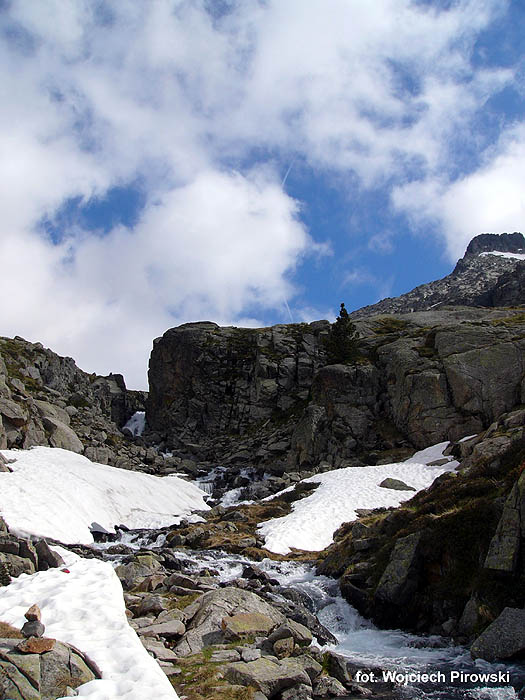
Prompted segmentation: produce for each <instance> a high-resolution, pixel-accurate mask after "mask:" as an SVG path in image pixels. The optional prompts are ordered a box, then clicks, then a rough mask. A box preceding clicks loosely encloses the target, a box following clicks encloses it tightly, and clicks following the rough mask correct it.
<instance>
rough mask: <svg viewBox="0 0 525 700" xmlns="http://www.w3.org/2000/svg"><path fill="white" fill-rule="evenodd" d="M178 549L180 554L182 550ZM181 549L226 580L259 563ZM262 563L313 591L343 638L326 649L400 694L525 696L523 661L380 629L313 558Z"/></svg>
mask: <svg viewBox="0 0 525 700" xmlns="http://www.w3.org/2000/svg"><path fill="white" fill-rule="evenodd" d="M174 553H175V554H177V552H176V550H174ZM179 554H180V556H181V558H183V559H185V560H186V561H187V560H190V561H191V562H192V563H193V566H194V570H195V571H196V572H197V571H199V570H202V569H203V568H210V569H213V570H214V571H216V572H218V575H219V579H220V580H221V581H223V582H227V581H230V580H232V579H235V578H238V577H240V576H241V574H242V570H243V568H244V566H245V565H246V564H250V563H251V564H253V562H252V561H251V560H249V559H246V558H244V557H242V556H239V555H231V554H226V553H224V552H217V551H194V552H187V551H180V552H179ZM256 565H257V566H258V567H259V568H261V569H262V570H263V571H265V572H266V573H268V574H269V575H270V576H271V577H272V578H275V579H277V580H278V581H279V583H280V584H281V585H282V586H284V587H291V588H296V589H299V590H300V591H301V592H302V593H303V594H306V596H308V599H309V601H310V603H311V605H310V608H311V610H312V611H313V612H315V613H316V615H317V617H318V618H319V621H320V622H321V623H322V624H323V625H324V626H325V627H327V628H328V629H329V630H330V631H331V632H332V634H333V635H334V636H335V637H336V638H337V644H335V645H331V646H327V647H325V648H326V649H330V650H332V651H335V652H337V653H339V654H342V655H344V656H345V657H347V658H348V660H349V661H351V662H352V663H354V664H356V665H358V666H360V667H362V669H363V673H366V672H370V673H372V674H373V676H374V678H376V679H378V680H380V681H381V680H384V679H386V680H389V679H390V680H394V681H397V683H396V686H397V687H396V690H395V696H396V697H397V698H399V699H400V700H405V699H406V700H412V699H415V698H422V699H424V700H460V699H461V700H516V699H517V698H520V697H522V696H521V694H519V693H518V691H519V690H520V689H521V688H523V687H524V686H525V667H524V666H522V665H517V664H513V665H509V664H495V663H492V664H489V663H487V662H486V661H482V660H477V661H472V659H471V658H470V654H469V652H468V650H467V649H466V648H464V647H460V646H452V645H450V643H449V642H448V641H447V640H445V639H443V638H440V637H437V636H427V637H424V636H418V635H413V634H409V633H407V632H402V631H400V630H381V629H378V628H377V627H375V625H373V624H372V623H371V622H370V621H369V620H366V619H365V618H363V617H362V616H361V615H359V613H358V612H357V611H356V610H355V609H354V608H353V607H351V606H350V605H349V604H348V603H347V602H346V601H345V600H344V599H343V598H342V597H341V595H340V593H339V587H338V584H337V581H335V580H334V579H330V578H328V577H326V576H319V575H317V574H316V573H315V571H314V569H313V567H311V566H309V565H307V564H304V563H297V562H290V561H287V562H277V561H272V560H270V559H266V560H264V561H262V562H257V563H256ZM283 600H284V599H283ZM383 673H384V674H386V676H384V675H383ZM425 673H426V674H428V675H429V678H428V680H427V679H426V678H425V677H424V676H423V675H422V674H425ZM389 674H390V677H389ZM392 674H394V676H392ZM410 674H411V675H410ZM418 674H419V675H418ZM474 674H475V675H474ZM486 674H494V675H495V676H496V678H497V677H498V675H499V676H500V679H502V680H500V682H490V679H489V678H487V679H486V681H485V680H484V678H483V676H484V675H486ZM405 682H406V685H405Z"/></svg>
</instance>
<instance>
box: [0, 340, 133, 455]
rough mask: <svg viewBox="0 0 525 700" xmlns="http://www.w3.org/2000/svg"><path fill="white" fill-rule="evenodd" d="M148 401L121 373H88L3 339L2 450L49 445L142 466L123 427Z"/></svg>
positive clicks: (0, 368) (63, 359) (0, 347)
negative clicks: (135, 458) (133, 453)
mask: <svg viewBox="0 0 525 700" xmlns="http://www.w3.org/2000/svg"><path fill="white" fill-rule="evenodd" d="M145 397H146V394H145V392H137V391H129V390H127V389H126V385H125V383H124V379H123V377H122V375H120V374H110V375H109V376H107V377H102V376H98V375H95V374H87V373H86V372H83V371H82V370H80V369H79V368H78V367H77V366H76V364H75V362H74V360H72V359H71V358H70V357H60V356H59V355H57V354H55V353H54V352H52V351H51V350H48V349H47V348H44V347H43V346H42V345H41V344H40V343H30V342H28V341H26V340H24V339H23V338H20V337H16V338H14V339H11V338H0V449H5V448H14V447H18V448H24V449H27V448H29V447H33V446H35V445H49V446H50V447H62V448H64V449H67V450H73V451H74V452H78V453H84V454H85V455H86V456H87V457H89V458H90V459H93V460H95V461H98V462H102V463H104V464H108V463H109V464H119V465H120V466H127V467H129V466H133V465H135V467H139V465H140V460H135V462H134V460H133V455H132V454H131V453H130V449H131V450H132V451H133V450H134V449H135V445H133V446H131V445H129V444H128V443H127V440H126V437H125V436H124V435H123V434H122V432H121V430H120V428H122V427H123V425H124V424H125V422H126V421H127V420H128V418H129V417H130V416H131V415H132V414H133V413H134V412H135V411H137V410H143V408H144V401H145ZM145 452H146V450H144V453H145ZM136 456H137V455H135V457H136Z"/></svg>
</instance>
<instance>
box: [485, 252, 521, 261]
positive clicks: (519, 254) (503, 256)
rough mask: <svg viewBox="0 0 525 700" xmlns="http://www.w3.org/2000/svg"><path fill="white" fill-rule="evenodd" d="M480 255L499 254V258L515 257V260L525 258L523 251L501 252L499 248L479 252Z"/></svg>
mask: <svg viewBox="0 0 525 700" xmlns="http://www.w3.org/2000/svg"><path fill="white" fill-rule="evenodd" d="M480 255H499V257H500V258H515V259H516V260H525V253H503V252H501V251H499V250H491V251H490V252H489V253H480Z"/></svg>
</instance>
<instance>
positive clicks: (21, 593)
mask: <svg viewBox="0 0 525 700" xmlns="http://www.w3.org/2000/svg"><path fill="white" fill-rule="evenodd" d="M54 549H58V550H59V552H60V554H61V555H62V556H63V557H64V559H65V561H66V564H67V567H68V570H69V573H66V572H65V571H63V570H61V569H49V570H48V571H41V572H38V573H36V574H33V575H31V576H29V575H27V574H22V575H20V576H19V577H18V578H17V579H15V580H14V581H12V583H10V584H9V585H8V586H5V587H4V588H2V596H1V597H0V620H3V621H5V622H8V623H9V624H11V625H14V626H15V627H18V628H20V627H22V625H23V624H24V622H25V619H24V613H25V612H26V611H27V609H28V608H29V607H30V606H31V605H33V604H34V603H36V604H37V605H38V606H39V608H40V610H41V611H42V622H43V623H44V625H45V627H46V631H45V636H46V637H51V638H53V639H57V640H58V641H61V642H67V643H68V644H72V645H73V646H75V647H77V648H78V649H80V650H81V651H82V652H84V653H85V654H87V655H88V656H89V658H90V659H92V660H93V661H94V662H95V663H96V664H97V666H98V667H99V668H100V670H101V672H102V676H103V678H102V679H100V680H94V681H91V682H90V683H86V684H84V685H82V686H80V687H79V689H78V694H79V696H80V697H85V698H92V699H93V700H108V699H109V698H111V699H112V700H119V699H120V698H122V700H144V698H155V700H178V695H177V694H176V693H175V691H174V689H173V688H172V686H171V684H170V682H169V681H168V679H167V677H166V676H165V675H164V672H163V671H162V669H161V668H160V666H159V665H158V663H157V662H156V661H155V659H153V657H151V656H150V655H149V654H148V652H147V651H146V649H145V648H144V647H143V646H142V644H141V642H140V640H139V638H138V637H137V635H136V634H135V632H134V630H133V629H132V628H131V627H130V625H129V624H128V621H127V618H126V610H125V605H124V598H123V595H122V587H121V585H120V581H119V580H118V578H117V575H116V574H115V572H114V570H113V567H112V566H111V564H110V563H109V562H102V561H99V560H98V559H82V558H80V557H78V556H77V555H76V554H72V553H71V552H68V551H67V550H65V549H63V548H58V547H57V548H54Z"/></svg>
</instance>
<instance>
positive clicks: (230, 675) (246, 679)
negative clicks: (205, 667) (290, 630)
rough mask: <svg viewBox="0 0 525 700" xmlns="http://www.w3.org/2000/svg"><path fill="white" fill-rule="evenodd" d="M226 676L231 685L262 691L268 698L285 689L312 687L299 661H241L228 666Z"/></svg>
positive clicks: (271, 659) (264, 659) (266, 658)
mask: <svg viewBox="0 0 525 700" xmlns="http://www.w3.org/2000/svg"><path fill="white" fill-rule="evenodd" d="M319 668H320V667H319ZM224 676H225V678H226V679H227V680H228V681H230V683H236V684H238V685H244V686H249V687H251V688H256V689H257V690H260V691H261V692H262V693H264V694H265V695H266V696H267V697H268V698H273V697H275V695H277V693H279V692H280V691H281V690H284V689H285V688H290V687H292V686H296V685H300V684H304V685H308V686H311V685H312V680H311V678H310V676H309V675H308V673H307V671H306V670H305V668H304V666H303V665H302V664H301V663H300V662H299V661H298V660H297V659H281V660H277V659H274V658H268V657H262V658H260V659H256V660H255V661H250V662H249V663H244V662H243V661H239V662H237V663H233V664H230V665H229V666H227V667H226V671H225V674H224Z"/></svg>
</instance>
